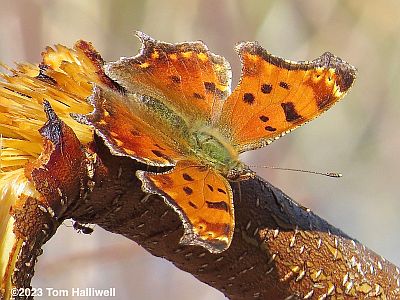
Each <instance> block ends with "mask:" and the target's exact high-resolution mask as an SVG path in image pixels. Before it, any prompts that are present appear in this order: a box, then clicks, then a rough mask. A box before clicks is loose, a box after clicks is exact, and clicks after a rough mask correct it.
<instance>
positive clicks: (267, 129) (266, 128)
mask: <svg viewBox="0 0 400 300" xmlns="http://www.w3.org/2000/svg"><path fill="white" fill-rule="evenodd" d="M264 129H265V130H266V131H271V132H273V131H276V128H274V127H272V126H265V127H264Z"/></svg>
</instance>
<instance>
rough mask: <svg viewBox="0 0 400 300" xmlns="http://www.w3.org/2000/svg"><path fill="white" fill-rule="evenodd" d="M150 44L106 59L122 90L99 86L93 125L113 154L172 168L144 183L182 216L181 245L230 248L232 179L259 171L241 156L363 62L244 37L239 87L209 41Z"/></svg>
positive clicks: (335, 94) (289, 125) (320, 106)
mask: <svg viewBox="0 0 400 300" xmlns="http://www.w3.org/2000/svg"><path fill="white" fill-rule="evenodd" d="M136 35H137V36H138V37H139V39H140V41H141V44H142V46H141V50H140V52H139V53H138V54H137V55H136V56H134V57H129V58H127V57H122V58H120V60H118V61H116V62H111V63H108V64H106V65H105V66H104V71H105V74H106V75H107V76H108V77H109V78H110V79H111V80H113V81H114V82H116V83H117V84H118V85H119V86H120V87H121V88H120V89H119V90H115V89H109V88H107V87H106V86H105V85H101V84H97V85H95V86H94V89H93V93H92V95H91V96H90V97H89V102H90V103H91V104H92V105H93V107H94V109H93V111H92V112H91V113H89V114H87V115H83V116H80V117H77V119H79V121H80V122H83V123H85V124H88V125H91V126H92V127H93V128H94V129H95V131H96V133H97V134H98V135H99V136H101V137H102V138H103V140H104V142H105V144H106V145H107V146H108V147H109V149H110V151H111V153H113V154H115V155H119V156H127V157H130V158H132V159H134V160H136V161H138V162H140V163H144V164H146V165H149V166H156V167H167V168H169V169H167V170H166V171H165V169H164V171H160V172H150V171H143V170H139V171H137V172H136V175H137V177H138V178H139V179H140V180H141V182H142V190H143V191H144V192H147V193H152V194H157V195H159V196H161V197H162V198H163V199H164V200H165V202H166V203H167V204H168V205H169V206H171V207H172V208H173V209H174V210H175V211H176V212H177V213H178V215H179V217H180V218H181V220H182V222H183V227H184V234H183V236H182V238H181V240H180V243H182V244H186V245H199V246H202V247H204V248H206V249H207V250H209V251H210V252H211V253H220V252H222V251H224V250H226V249H227V248H228V247H229V246H230V244H231V241H232V237H233V232H234V228H235V215H234V201H233V193H232V188H231V185H230V182H232V181H240V180H246V179H249V178H252V177H254V176H255V174H254V172H253V171H252V170H250V168H249V167H247V166H246V165H245V164H244V163H243V162H241V161H240V159H239V154H241V153H243V152H245V151H249V150H253V149H257V148H261V147H264V146H266V145H268V144H270V143H271V142H273V141H274V140H276V139H278V138H279V137H281V136H283V135H285V134H286V133H288V132H290V131H291V130H293V129H295V128H297V127H299V126H300V125H302V124H304V123H306V122H308V121H310V120H311V119H313V118H315V117H317V116H319V115H320V114H321V113H322V112H324V111H326V110H327V109H328V108H330V107H331V106H332V105H333V104H334V103H336V102H337V101H338V100H340V99H341V98H342V97H343V96H344V95H345V94H346V92H347V91H348V90H349V88H350V87H351V86H352V84H353V81H354V79H355V75H356V70H355V68H354V67H352V66H351V65H349V64H348V63H346V62H345V61H343V60H341V59H340V58H338V57H336V56H334V55H332V54H331V53H328V52H327V53H324V54H323V55H321V56H320V57H319V58H317V59H315V60H313V61H309V62H306V61H305V62H291V61H288V60H284V59H282V58H279V57H276V56H273V55H271V54H270V53H268V52H267V51H266V50H265V49H263V48H262V47H261V46H260V45H259V44H258V43H257V42H242V43H239V44H238V45H237V46H236V51H237V53H238V54H239V56H240V59H241V63H242V74H241V79H240V82H239V84H238V86H237V87H236V88H235V89H234V90H233V92H231V69H230V65H229V63H228V62H227V61H226V60H225V58H223V57H221V56H218V55H216V54H213V53H212V52H210V51H209V50H208V48H207V46H206V45H205V44H204V43H203V42H201V41H196V42H183V43H177V44H170V43H165V42H161V41H157V40H155V39H153V38H151V37H149V36H147V35H146V34H144V33H142V32H137V33H136Z"/></svg>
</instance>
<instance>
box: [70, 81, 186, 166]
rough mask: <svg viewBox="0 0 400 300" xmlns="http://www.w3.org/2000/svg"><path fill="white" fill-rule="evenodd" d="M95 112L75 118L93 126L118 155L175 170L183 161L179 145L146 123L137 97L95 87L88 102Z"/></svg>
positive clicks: (75, 116) (74, 115)
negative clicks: (177, 164) (177, 163)
mask: <svg viewBox="0 0 400 300" xmlns="http://www.w3.org/2000/svg"><path fill="white" fill-rule="evenodd" d="M89 100H90V103H91V104H92V105H93V106H94V111H93V112H92V113H91V114H88V115H76V114H72V115H73V117H74V118H75V119H76V120H78V121H79V122H81V123H84V124H87V125H91V126H93V127H94V128H95V130H96V133H97V134H98V135H100V136H101V137H102V138H103V139H104V141H105V143H106V145H107V146H108V147H109V149H110V151H111V152H112V153H113V154H115V155H120V156H128V157H131V158H134V159H135V160H137V161H139V162H142V163H145V164H148V165H152V166H173V165H174V164H175V162H176V161H177V160H178V159H180V158H182V157H183V154H182V152H181V151H180V148H179V146H178V145H174V144H173V141H172V140H171V139H167V138H166V137H165V135H164V134H163V133H162V132H160V131H158V130H157V129H156V128H154V127H153V126H151V125H150V123H149V122H146V120H143V119H142V118H141V117H140V116H139V115H138V114H137V113H138V112H139V109H140V107H139V106H138V105H137V103H135V101H134V100H135V99H134V97H133V96H132V95H131V98H128V97H126V96H125V95H123V94H121V93H120V92H116V91H113V90H111V89H107V88H104V89H103V88H101V87H100V86H96V87H95V88H94V90H93V94H92V95H91V96H90V98H89Z"/></svg>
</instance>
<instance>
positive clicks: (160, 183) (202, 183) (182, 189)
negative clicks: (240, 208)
mask: <svg viewBox="0 0 400 300" xmlns="http://www.w3.org/2000/svg"><path fill="white" fill-rule="evenodd" d="M136 174H137V176H138V177H139V178H140V180H141V181H142V182H143V185H142V189H143V191H145V192H149V193H155V194H159V195H160V196H162V197H163V198H164V200H165V202H166V203H167V204H168V205H170V206H171V207H172V208H173V209H174V210H175V211H176V212H177V213H178V214H179V216H180V218H181V219H182V221H183V225H184V235H183V237H182V238H181V243H182V244H187V245H200V246H203V247H205V248H206V249H208V250H209V251H210V252H212V253H219V252H222V251H224V250H226V249H227V248H228V247H229V245H230V243H231V241H232V236H233V230H234V226H235V225H234V210H233V195H232V190H231V187H230V185H229V183H228V181H227V180H226V179H225V178H224V177H222V176H221V175H220V174H219V173H216V172H215V171H214V170H213V169H211V168H208V167H205V166H199V165H198V164H196V162H195V161H190V160H185V161H180V162H178V164H177V165H176V167H175V168H174V169H172V170H171V171H168V172H166V173H151V172H145V171H137V173H136Z"/></svg>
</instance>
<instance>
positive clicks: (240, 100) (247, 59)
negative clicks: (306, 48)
mask: <svg viewBox="0 0 400 300" xmlns="http://www.w3.org/2000/svg"><path fill="white" fill-rule="evenodd" d="M237 51H238V53H239V55H240V57H241V61H242V77H241V80H240V83H239V85H238V86H237V88H236V89H235V90H234V91H233V93H232V94H231V95H230V96H229V98H228V99H227V100H226V102H225V104H224V107H223V111H222V114H221V119H220V123H219V126H220V128H221V130H222V131H223V132H225V133H226V135H227V136H229V137H230V138H231V141H232V143H233V144H234V146H235V148H236V149H238V151H239V152H243V151H247V150H251V149H256V148H260V147H263V146H265V145H267V144H269V143H270V142H272V141H273V140H274V139H277V138H278V137H280V136H282V135H284V134H285V133H287V132H289V131H291V130H293V129H295V128H296V127H298V126H300V125H302V124H304V123H306V122H308V121H310V120H311V119H313V118H315V117H317V116H319V115H320V114H321V113H322V112H324V111H325V110H327V109H328V108H329V107H331V106H332V105H333V104H334V103H336V102H337V101H338V100H340V99H341V98H342V97H343V96H344V95H345V94H346V92H347V91H348V89H349V88H350V87H351V85H352V84H353V81H354V79H355V74H356V70H355V68H354V67H352V66H351V65H349V64H347V63H346V62H344V61H342V60H341V59H340V58H338V57H336V56H334V55H332V54H331V53H325V54H323V55H322V56H320V57H319V58H317V59H315V60H313V61H311V62H289V61H286V60H283V59H281V58H278V57H275V56H273V55H271V54H269V53H268V52H267V51H266V50H264V49H263V48H262V47H261V46H259V45H258V43H256V42H245V43H241V44H239V45H238V46H237Z"/></svg>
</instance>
